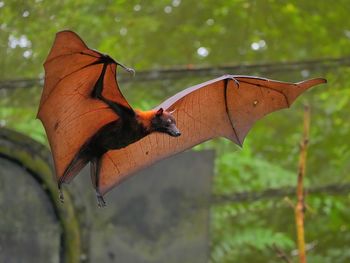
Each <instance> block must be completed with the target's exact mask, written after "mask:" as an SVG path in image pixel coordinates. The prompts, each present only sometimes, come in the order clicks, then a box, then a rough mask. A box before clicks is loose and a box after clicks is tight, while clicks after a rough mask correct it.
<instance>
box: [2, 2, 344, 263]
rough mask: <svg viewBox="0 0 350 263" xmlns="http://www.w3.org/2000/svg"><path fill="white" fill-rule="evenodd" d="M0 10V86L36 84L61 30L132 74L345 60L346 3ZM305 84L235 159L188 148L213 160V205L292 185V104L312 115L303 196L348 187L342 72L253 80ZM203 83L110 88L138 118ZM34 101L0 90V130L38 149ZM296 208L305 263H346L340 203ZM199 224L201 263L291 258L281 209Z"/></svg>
mask: <svg viewBox="0 0 350 263" xmlns="http://www.w3.org/2000/svg"><path fill="white" fill-rule="evenodd" d="M0 3H2V4H0V6H1V7H0V69H1V70H0V78H1V79H19V78H27V77H29V78H36V77H38V76H42V74H43V68H42V63H43V61H44V59H45V57H46V55H47V53H48V50H49V47H50V46H51V44H52V41H53V38H54V34H55V33H56V32H57V31H59V30H62V29H72V30H75V31H77V32H78V33H79V34H81V35H82V36H83V37H84V39H85V40H86V42H87V43H88V45H89V46H91V47H94V48H96V49H99V50H101V51H104V52H108V53H109V54H110V55H111V56H113V57H114V58H116V59H117V60H119V61H121V62H123V63H124V64H126V65H128V66H132V67H135V68H136V70H142V69H152V68H167V67H171V66H176V65H187V66H189V67H190V66H192V65H200V66H216V65H223V64H239V63H243V62H244V63H257V62H259V63H260V62H273V61H295V60H308V59H316V58H317V59H319V58H328V57H338V56H339V57H347V56H349V52H350V20H349V19H348V9H349V8H348V7H349V1H348V0H339V1H336V2H332V3H331V4H330V2H329V1H302V0H297V1H275V0H262V1H245V0H236V1H234V0H232V1H229V0H219V1H207V0H206V1H196V2H195V1H179V0H177V1H176V0H173V1H170V0H169V1H165V0H164V1H163V0H162V1H147V2H146V1H125V0H118V1H109V0H102V1H93V0H87V1H81V0H69V1H40V0H35V1H34V0H31V1H8V0H1V1H0ZM199 48H205V50H206V51H207V52H208V54H207V56H205V55H202V56H201V55H200V54H199V53H200V52H199ZM204 53H205V52H204ZM228 73H233V74H234V72H228ZM251 74H259V75H260V73H259V72H252V73H251ZM314 76H323V77H326V78H327V79H328V84H327V85H323V86H319V87H317V88H315V89H313V90H311V91H309V92H307V93H306V94H304V95H303V96H302V98H300V99H299V100H298V101H297V102H296V103H295V104H294V105H293V107H292V109H291V110H288V111H281V112H277V113H274V114H272V115H270V116H267V117H265V118H264V119H263V120H261V121H259V122H258V123H257V124H256V125H255V126H254V128H253V129H252V131H251V132H250V134H249V135H248V137H247V139H246V141H245V143H244V147H243V149H239V148H238V147H237V146H235V145H233V144H232V143H231V142H229V141H228V140H225V139H215V140H213V141H210V142H207V143H205V144H203V145H201V146H198V147H196V149H207V148H210V149H215V150H216V153H217V158H216V171H215V174H216V176H215V178H214V189H213V193H214V194H230V193H233V192H243V191H253V192H257V191H262V190H264V189H269V188H280V187H285V186H294V185H295V184H296V171H297V163H298V152H299V147H298V144H299V141H300V138H301V131H302V113H303V107H302V105H303V104H304V103H309V104H310V105H311V108H312V117H311V121H312V123H311V141H310V148H309V153H308V161H307V175H306V186H307V187H316V186H322V185H327V184H331V183H333V184H334V183H338V184H342V183H349V182H350V173H349V171H350V143H349V138H350V110H349V105H350V69H349V68H348V67H343V68H329V69H328V70H323V71H321V70H315V71H311V70H309V69H307V68H306V69H302V68H301V69H299V70H295V71H293V72H276V73H269V74H268V75H265V77H269V78H274V79H280V80H286V81H299V80H301V79H304V78H309V77H314ZM207 79H208V78H205V77H204V78H183V79H176V80H174V81H169V80H165V81H163V80H159V81H152V82H145V83H130V84H122V89H123V91H124V92H125V95H126V97H127V98H128V100H129V101H131V104H132V105H134V106H135V107H140V108H143V109H146V108H150V107H154V106H155V105H157V104H158V103H159V102H160V101H162V100H163V99H164V98H165V97H167V96H169V95H171V94H173V93H175V92H177V91H179V90H181V89H183V88H184V87H187V86H190V85H193V84H196V83H199V82H201V81H203V80H207ZM40 91H41V90H40V88H39V87H33V88H31V89H26V90H24V89H17V90H13V91H10V90H0V94H1V100H0V107H1V111H0V124H1V125H4V124H5V125H6V126H8V127H11V128H14V129H16V130H19V131H21V132H23V133H25V134H29V135H30V136H32V137H33V138H35V139H37V140H39V141H41V142H45V141H46V139H45V135H44V130H43V128H42V126H41V124H40V122H39V120H36V119H35V116H36V111H37V105H38V102H39V96H40ZM307 203H308V205H309V206H310V210H308V211H307V213H306V240H307V243H308V244H314V246H315V247H314V248H313V249H311V250H310V251H309V252H308V259H309V261H310V262H320V263H328V262H336V263H338V262H339V263H343V262H349V261H350V253H349V249H348V245H349V244H350V225H349V222H350V210H349V209H348V207H349V205H350V195H343V196H342V195H338V196H332V195H330V194H327V193H325V194H322V195H309V196H308V197H307ZM211 219H212V220H211V239H212V243H211V252H212V253H211V261H212V262H220V263H222V262H256V263H260V262H261V263H262V262H276V263H277V262H281V259H279V258H277V256H276V252H275V251H274V250H273V249H272V246H273V244H276V245H277V246H278V247H280V248H282V249H283V250H284V251H286V253H288V254H292V255H295V225H294V214H293V210H292V209H291V207H290V206H289V205H288V204H287V203H286V202H285V201H283V200H280V199H278V198H276V199H271V200H259V201H257V202H251V203H232V204H220V205H215V206H213V208H212V211H211ZM293 259H295V258H294V257H293Z"/></svg>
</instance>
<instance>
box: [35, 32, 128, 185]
mask: <svg viewBox="0 0 350 263" xmlns="http://www.w3.org/2000/svg"><path fill="white" fill-rule="evenodd" d="M104 67H105V70H103V68H104ZM116 67H117V63H116V62H115V61H114V60H113V59H111V58H110V57H108V56H107V55H104V54H101V53H99V52H97V51H94V50H91V49H89V48H88V47H87V46H86V45H85V43H84V42H83V41H82V40H81V39H80V37H79V36H78V35H77V34H75V33H74V32H71V31H62V32H59V33H57V35H56V39H55V41H54V43H53V46H52V48H51V51H50V53H49V55H48V57H47V59H46V61H45V63H44V68H45V84H44V89H43V92H42V96H41V101H40V106H39V111H38V118H39V119H40V120H41V121H42V122H43V125H44V127H45V130H46V133H47V136H48V140H49V143H50V146H51V151H52V154H53V158H54V163H55V169H56V176H57V179H59V178H60V177H61V176H62V175H63V173H64V171H65V169H66V168H67V166H68V165H69V163H70V162H71V161H72V159H73V158H74V156H75V154H76V153H77V152H78V151H79V149H80V148H81V146H82V145H83V144H84V143H85V142H86V141H87V140H88V139H89V138H90V137H91V136H92V135H94V134H95V133H96V131H97V130H98V129H100V128H101V127H102V126H104V125H105V124H107V123H109V122H111V121H114V120H116V119H117V118H118V115H117V114H116V113H115V112H114V111H112V110H111V109H110V108H109V107H108V106H107V105H106V104H105V103H104V102H102V101H101V100H98V99H95V98H93V97H92V95H91V94H92V92H93V90H94V88H95V86H96V85H97V82H98V80H99V79H100V82H99V83H100V84H101V83H102V86H103V91H102V95H103V97H105V98H106V99H108V100H110V101H113V102H115V103H118V104H121V105H123V106H124V107H127V108H130V109H131V107H130V105H129V104H128V103H127V101H126V100H125V98H124V97H123V95H122V93H121V92H120V90H119V87H118V83H117V80H116ZM101 80H102V81H101ZM100 84H99V85H100Z"/></svg>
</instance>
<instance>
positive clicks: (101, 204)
mask: <svg viewBox="0 0 350 263" xmlns="http://www.w3.org/2000/svg"><path fill="white" fill-rule="evenodd" d="M96 197H97V205H98V207H105V206H106V202H105V200H104V199H103V196H102V195H101V194H100V193H96Z"/></svg>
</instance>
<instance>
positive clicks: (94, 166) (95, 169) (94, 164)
mask: <svg viewBox="0 0 350 263" xmlns="http://www.w3.org/2000/svg"><path fill="white" fill-rule="evenodd" d="M100 163H101V158H100V157H94V158H93V159H92V160H91V162H90V175H91V181H92V185H93V186H94V188H95V191H96V198H97V205H98V207H104V206H106V202H105V200H104V199H103V196H102V195H101V193H100V191H99V189H98V188H99V175H100Z"/></svg>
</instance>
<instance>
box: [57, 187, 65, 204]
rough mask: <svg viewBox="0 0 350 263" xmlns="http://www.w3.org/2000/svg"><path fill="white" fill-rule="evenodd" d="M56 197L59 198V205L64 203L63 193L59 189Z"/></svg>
mask: <svg viewBox="0 0 350 263" xmlns="http://www.w3.org/2000/svg"><path fill="white" fill-rule="evenodd" d="M58 197H59V199H60V201H61V203H64V195H63V192H62V190H61V189H60V190H59V193H58Z"/></svg>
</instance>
